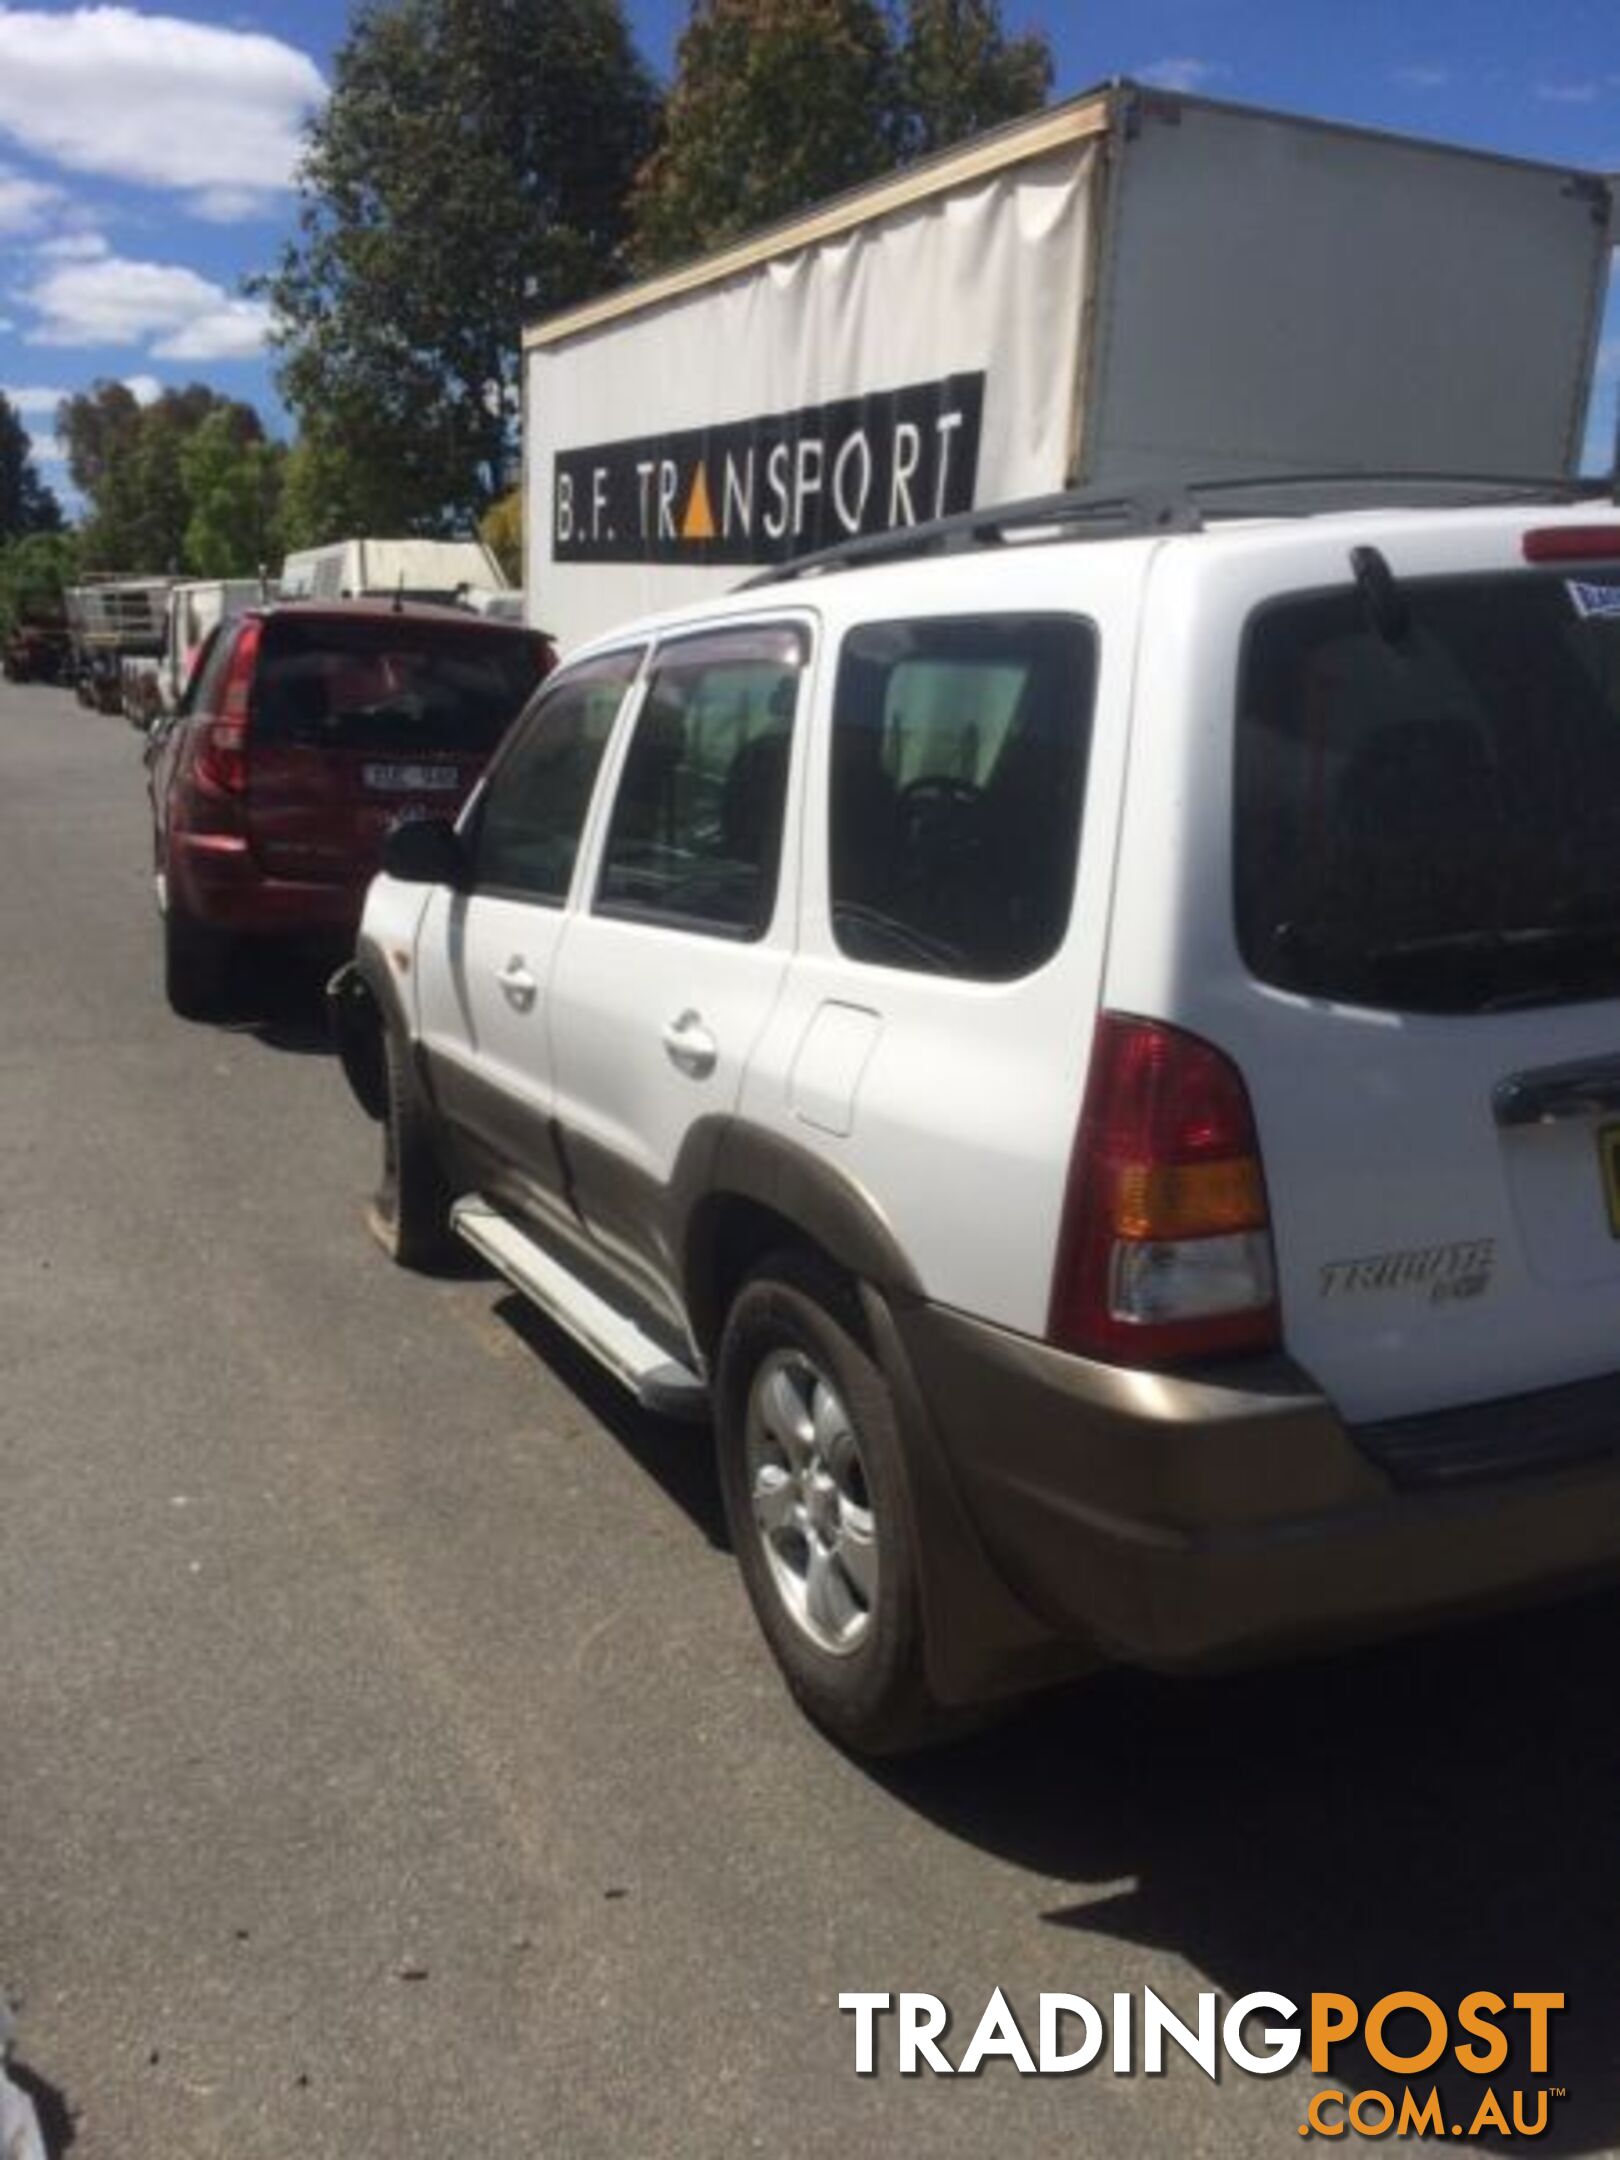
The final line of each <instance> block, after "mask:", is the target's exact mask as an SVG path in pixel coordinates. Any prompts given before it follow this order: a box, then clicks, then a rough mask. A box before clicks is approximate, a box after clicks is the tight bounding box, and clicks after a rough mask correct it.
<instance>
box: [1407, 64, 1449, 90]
mask: <svg viewBox="0 0 1620 2160" xmlns="http://www.w3.org/2000/svg"><path fill="white" fill-rule="evenodd" d="M1395 80H1396V81H1397V82H1398V83H1399V84H1400V86H1401V88H1402V89H1403V90H1444V88H1445V87H1446V85H1447V83H1449V82H1450V80H1451V70H1450V68H1443V67H1434V66H1432V65H1425V64H1422V63H1418V64H1415V65H1414V66H1411V67H1398V68H1397V69H1396V70H1395Z"/></svg>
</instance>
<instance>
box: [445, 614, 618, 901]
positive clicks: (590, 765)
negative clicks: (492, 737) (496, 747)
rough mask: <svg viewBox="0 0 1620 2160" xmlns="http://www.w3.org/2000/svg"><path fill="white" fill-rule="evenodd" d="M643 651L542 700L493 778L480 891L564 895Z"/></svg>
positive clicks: (481, 838)
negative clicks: (611, 737)
mask: <svg viewBox="0 0 1620 2160" xmlns="http://www.w3.org/2000/svg"><path fill="white" fill-rule="evenodd" d="M640 662H641V655H640V653H639V652H628V653H613V654H611V655H610V656H609V657H608V658H606V659H603V660H595V661H591V662H590V663H589V664H588V665H585V666H582V667H579V668H576V669H573V670H571V671H570V673H569V674H568V675H567V677H566V678H564V679H562V680H560V681H559V682H558V683H557V684H556V685H555V687H554V688H552V689H551V690H549V691H548V692H547V693H546V695H545V697H544V698H543V699H542V700H541V702H540V705H539V707H538V708H537V710H536V711H535V712H534V714H533V715H532V717H531V718H530V719H528V720H527V721H525V722H524V725H523V728H522V730H521V732H520V733H519V734H518V735H517V736H515V737H514V739H513V741H512V744H511V747H510V749H509V750H508V751H507V752H506V754H505V756H503V757H502V759H501V761H500V764H499V765H498V766H497V767H496V769H495V771H494V772H493V773H491V775H490V778H489V784H488V786H487V788H486V789H485V792H484V797H483V801H482V803H481V805H480V807H479V812H478V828H477V838H476V841H475V843H474V851H475V858H476V872H475V874H476V878H477V882H478V884H479V885H480V886H484V887H496V888H499V889H500V890H502V891H506V892H515V893H523V894H526V895H528V896H530V897H532V898H534V899H539V900H555V901H561V900H564V899H566V898H567V895H568V887H569V884H570V882H571V881H572V879H573V875H574V858H575V856H576V855H577V854H578V853H579V836H580V833H581V832H582V831H583V829H584V825H585V813H586V811H587V810H588V809H589V808H590V802H591V790H592V788H593V787H594V786H595V784H596V772H597V767H598V766H599V765H600V764H601V762H602V752H603V750H604V749H605V748H606V746H607V739H608V736H609V735H610V734H611V733H612V731H613V722H614V720H615V719H616V718H617V716H618V711H619V707H620V705H621V704H622V703H623V702H624V693H625V690H626V688H627V687H628V685H629V684H630V683H631V681H632V680H633V679H634V677H635V673H636V669H637V667H638V666H639V665H640Z"/></svg>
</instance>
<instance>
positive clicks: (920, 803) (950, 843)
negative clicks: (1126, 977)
mask: <svg viewBox="0 0 1620 2160" xmlns="http://www.w3.org/2000/svg"><path fill="white" fill-rule="evenodd" d="M1096 674H1097V646H1096V637H1095V634H1094V632H1093V630H1092V628H1091V626H1090V625H1089V624H1088V623H1085V622H1082V621H1080V620H1078V619H1075V618H1071V617H1065V616H1050V615H1045V616H1043V615H984V616H968V617H961V616H953V617H949V618H945V619H938V620H935V619H926V620H920V621H916V622H888V623H867V624H864V625H862V626H861V627H860V628H859V629H857V630H853V631H851V632H850V634H849V636H848V637H846V638H845V640H844V648H843V653H842V656H841V658H840V661H839V668H838V682H837V687H836V691H835V695H834V702H833V722H832V784H831V800H830V803H829V806H828V830H829V839H830V850H831V864H830V873H831V877H830V889H831V899H832V925H833V935H834V937H835V938H836V939H837V942H838V948H839V950H840V951H841V952H843V953H845V954H847V955H848V956H849V958H850V959H852V960H864V961H868V962H870V963H871V964H873V965H874V966H877V967H896V968H911V969H916V970H918V971H920V972H923V973H929V974H939V975H955V976H962V977H966V978H968V979H969V980H972V981H977V982H1007V981H1011V980H1012V979H1013V978H1014V977H1016V976H1019V975H1027V974H1029V973H1030V972H1031V971H1032V970H1033V969H1035V968H1038V967H1040V966H1041V965H1042V963H1043V962H1045V961H1047V960H1049V959H1050V958H1051V956H1052V954H1053V953H1054V952H1056V950H1057V948H1058V946H1059V944H1060V943H1061V942H1062V938H1063V933H1064V931H1065V929H1066V928H1067V927H1068V921H1069V909H1070V906H1071V903H1072V901H1073V898H1074V876H1075V864H1076V859H1077V856H1078V853H1079V837H1080V806H1081V803H1082V801H1083V799H1084V795H1085V780H1086V763H1087V757H1088V754H1089V751H1090V745H1091V709H1092V695H1093V692H1094V689H1095V686H1096Z"/></svg>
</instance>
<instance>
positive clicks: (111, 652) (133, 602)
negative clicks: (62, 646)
mask: <svg viewBox="0 0 1620 2160" xmlns="http://www.w3.org/2000/svg"><path fill="white" fill-rule="evenodd" d="M176 582H177V580H176V579H174V578H172V577H139V576H137V577H129V576H124V575H122V574H120V573H116V572H106V573H101V574H98V575H92V576H89V577H86V578H85V579H84V580H83V582H82V583H80V584H78V585H70V586H69V587H68V589H67V594H66V601H67V619H68V636H69V639H70V641H71V644H72V661H71V671H72V676H73V682H74V687H75V689H76V690H77V692H78V697H79V702H80V704H81V705H91V706H94V707H96V708H97V709H98V710H99V711H101V712H113V713H115V712H119V711H123V710H126V709H128V707H129V705H130V704H131V703H132V702H136V703H138V702H140V701H142V700H144V698H145V696H146V691H145V687H144V680H145V678H146V677H147V676H148V675H152V674H154V673H155V670H156V665H157V662H158V660H159V659H160V658H161V656H162V652H163V634H164V621H165V614H166V610H167V607H168V598H169V592H170V589H171V588H172V587H173V586H174V585H175V584H176ZM126 663H140V665H139V666H137V667H135V668H133V669H132V671H131V674H132V678H139V686H138V687H137V686H136V683H135V682H134V680H133V679H132V680H130V681H126V674H125V670H126Z"/></svg>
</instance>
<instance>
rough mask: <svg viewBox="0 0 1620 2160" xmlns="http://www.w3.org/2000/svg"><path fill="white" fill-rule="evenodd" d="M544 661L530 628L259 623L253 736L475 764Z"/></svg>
mask: <svg viewBox="0 0 1620 2160" xmlns="http://www.w3.org/2000/svg"><path fill="white" fill-rule="evenodd" d="M545 661H546V652H545V647H544V645H543V643H542V642H541V640H540V639H539V638H537V637H536V636H535V635H534V634H533V633H532V632H530V631H526V630H505V629H497V628H492V627H491V626H490V625H489V624H487V623H484V622H482V621H481V620H478V619H476V618H474V617H469V618H468V619H467V621H466V622H465V623H461V622H453V621H428V620H423V619H422V618H419V617H412V616H410V615H408V614H400V615H398V616H394V615H389V614H384V615H355V616H353V617H351V618H349V619H347V620H345V619H344V618H343V617H342V616H340V615H338V614H335V613H334V614H313V615H308V616H304V615H295V614H286V615H271V616H270V617H269V618H268V619H267V621H266V626H265V638H264V646H263V649H262V652H261V655H260V662H259V680H258V687H257V701H256V706H255V711H254V723H253V724H254V734H255V737H256V739H257V740H258V741H260V742H263V743H296V744H299V745H301V746H304V747H307V748H318V749H334V750H364V751H371V752H379V751H380V752H383V753H385V754H387V755H390V756H401V757H409V756H410V755H411V754H412V753H413V752H417V751H424V750H430V751H436V752H439V753H441V754H443V753H461V754H466V755H472V756H478V757H487V756H488V755H489V753H490V752H491V751H492V750H493V749H494V748H495V745H496V744H497V743H498V742H499V741H500V739H501V737H502V736H503V735H504V734H505V732H506V730H507V728H508V727H510V725H511V724H512V722H513V721H514V720H515V719H516V718H517V716H518V714H519V712H521V711H522V709H523V707H524V706H525V705H526V704H527V703H528V700H529V697H530V694H531V693H532V691H533V690H534V688H535V686H536V684H537V683H538V682H539V680H540V678H541V676H542V674H543V673H544V671H545Z"/></svg>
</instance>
